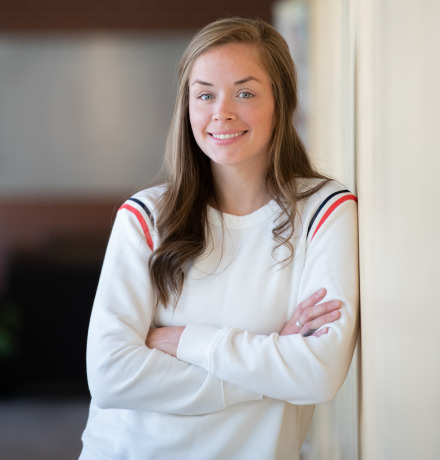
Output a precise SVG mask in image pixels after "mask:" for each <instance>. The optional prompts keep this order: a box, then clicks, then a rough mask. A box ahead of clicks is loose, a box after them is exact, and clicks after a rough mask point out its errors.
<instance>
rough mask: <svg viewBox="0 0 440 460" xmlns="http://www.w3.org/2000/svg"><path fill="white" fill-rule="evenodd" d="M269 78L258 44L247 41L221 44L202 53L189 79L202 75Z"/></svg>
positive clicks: (232, 77)
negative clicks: (247, 42) (246, 42)
mask: <svg viewBox="0 0 440 460" xmlns="http://www.w3.org/2000/svg"><path fill="white" fill-rule="evenodd" d="M255 74H257V75H258V76H259V77H261V78H267V79H269V76H268V74H267V72H266V70H265V68H264V66H263V62H262V60H261V57H260V53H259V50H258V48H257V46H256V45H251V44H245V43H228V44H226V45H219V46H216V47H215V48H213V49H210V50H208V51H206V52H205V53H203V54H202V55H200V56H199V57H198V58H197V59H196V60H195V61H194V64H193V66H192V69H191V72H190V77H189V80H190V82H191V80H193V79H196V78H199V77H200V76H202V75H206V76H211V77H216V76H222V77H224V76H230V77H231V79H234V78H236V77H237V78H238V79H240V78H243V77H244V76H245V77H247V76H249V75H253V76H256V75H255Z"/></svg>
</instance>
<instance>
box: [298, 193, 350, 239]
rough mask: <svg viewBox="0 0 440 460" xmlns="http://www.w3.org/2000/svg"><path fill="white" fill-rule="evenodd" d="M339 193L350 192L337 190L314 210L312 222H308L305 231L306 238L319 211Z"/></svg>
mask: <svg viewBox="0 0 440 460" xmlns="http://www.w3.org/2000/svg"><path fill="white" fill-rule="evenodd" d="M341 193H350V190H339V191H338V192H335V193H332V194H331V195H329V196H328V197H327V198H326V199H325V200H324V201H323V202H322V203H321V205H320V206H319V208H318V209H317V210H316V212H315V214H313V217H312V220H311V221H310V224H309V228H308V229H307V237H308V236H309V233H310V230H311V229H312V226H313V223H314V222H315V220H316V218H317V217H318V214H319V213H320V212H321V209H322V208H323V207H324V206H325V205H326V204H327V203H328V202H329V201H330V200H331V199H332V198H333V197H334V196H336V195H339V194H341Z"/></svg>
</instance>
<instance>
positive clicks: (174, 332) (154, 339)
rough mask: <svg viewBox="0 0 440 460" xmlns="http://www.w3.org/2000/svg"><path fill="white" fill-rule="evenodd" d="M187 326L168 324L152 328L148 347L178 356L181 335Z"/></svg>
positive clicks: (149, 333)
mask: <svg viewBox="0 0 440 460" xmlns="http://www.w3.org/2000/svg"><path fill="white" fill-rule="evenodd" d="M184 329H185V326H166V327H158V328H151V329H150V331H149V332H148V335H147V340H146V341H145V344H146V345H147V347H148V348H151V349H153V348H157V349H158V350H160V351H163V352H164V353H168V354H169V355H171V356H176V353H177V347H178V345H179V340H180V336H181V335H182V332H183V331H184Z"/></svg>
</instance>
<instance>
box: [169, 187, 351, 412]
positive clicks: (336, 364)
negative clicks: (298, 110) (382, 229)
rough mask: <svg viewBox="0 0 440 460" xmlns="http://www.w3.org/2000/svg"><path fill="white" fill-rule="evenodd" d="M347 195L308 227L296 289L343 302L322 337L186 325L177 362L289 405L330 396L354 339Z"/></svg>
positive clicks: (343, 372) (345, 369) (348, 359)
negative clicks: (324, 292) (321, 293)
mask: <svg viewBox="0 0 440 460" xmlns="http://www.w3.org/2000/svg"><path fill="white" fill-rule="evenodd" d="M335 195H336V194H335ZM345 196H346V195H345ZM345 196H342V197H338V196H335V198H334V199H333V200H332V201H331V202H330V203H328V204H327V205H326V208H325V209H323V212H322V213H321V215H320V216H319V219H317V221H316V222H314V224H313V229H312V232H311V234H310V236H309V237H308V247H307V253H306V260H305V265H304V269H303V273H302V275H301V281H300V287H299V291H298V299H299V301H302V300H304V299H305V298H307V297H308V296H310V295H311V294H312V293H313V292H315V291H317V290H318V289H319V288H321V287H325V288H326V290H327V295H326V298H325V299H324V300H325V301H326V300H331V299H339V300H341V301H342V307H341V317H340V318H339V319H338V320H337V321H336V322H333V323H331V324H329V325H328V327H329V332H328V334H325V335H323V336H321V337H313V336H310V337H303V336H301V335H300V334H295V335H288V336H280V335H279V334H278V333H272V334H271V335H269V336H267V335H258V334H253V333H251V332H248V331H242V330H238V329H233V328H215V327H211V326H205V325H197V324H190V325H189V326H187V327H186V329H185V331H184V332H183V334H182V337H181V339H180V342H179V346H178V350H177V357H178V358H179V359H181V360H183V361H185V362H188V363H192V364H195V365H197V366H199V367H200V368H202V369H205V370H206V371H208V372H209V373H210V374H211V375H213V376H215V377H217V378H219V379H222V380H225V381H228V382H230V383H233V384H235V385H238V386H240V387H243V388H247V389H248V390H250V391H254V392H256V393H259V394H263V395H265V396H268V397H272V398H276V399H281V400H286V401H289V402H291V403H293V404H316V403H321V402H327V401H330V400H331V399H333V397H334V396H335V395H336V393H337V391H338V390H339V388H340V387H341V385H342V383H343V382H344V379H345V377H346V375H347V372H348V368H349V365H350V362H351V359H352V356H353V351H354V347H355V343H356V338H357V313H358V297H359V293H358V236H357V208H356V203H355V200H354V199H347V198H345ZM352 197H353V196H352ZM353 198H354V197H353Z"/></svg>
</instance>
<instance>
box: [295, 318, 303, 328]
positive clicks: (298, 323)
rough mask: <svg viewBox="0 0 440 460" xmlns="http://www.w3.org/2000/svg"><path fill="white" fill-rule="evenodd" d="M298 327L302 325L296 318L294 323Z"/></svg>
mask: <svg viewBox="0 0 440 460" xmlns="http://www.w3.org/2000/svg"><path fill="white" fill-rule="evenodd" d="M295 324H296V325H297V326H298V327H299V328H300V329H302V328H303V327H304V326H303V325H302V324H301V323H300V322H299V321H298V320H296V323H295Z"/></svg>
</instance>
